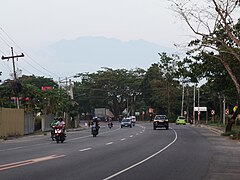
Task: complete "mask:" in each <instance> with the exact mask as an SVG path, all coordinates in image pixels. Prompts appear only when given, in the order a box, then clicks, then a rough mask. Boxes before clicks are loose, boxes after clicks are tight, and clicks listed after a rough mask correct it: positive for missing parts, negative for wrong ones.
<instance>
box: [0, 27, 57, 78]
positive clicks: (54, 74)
mask: <svg viewBox="0 0 240 180" xmlns="http://www.w3.org/2000/svg"><path fill="white" fill-rule="evenodd" d="M0 30H1V31H2V32H4V34H5V35H6V36H7V37H8V38H9V39H10V40H11V41H12V42H13V43H14V44H15V45H16V46H17V47H18V48H19V49H20V50H21V51H22V52H23V53H24V54H25V55H26V56H27V57H28V58H29V59H30V60H32V61H33V62H34V63H35V64H37V65H38V66H39V67H41V68H42V69H43V70H45V71H46V72H48V73H50V74H51V75H53V76H55V77H57V78H59V77H60V76H59V75H57V74H56V73H53V72H51V71H49V70H48V69H46V68H45V67H43V66H42V65H41V64H39V63H38V62H37V61H35V60H34V59H33V58H32V57H31V56H29V55H28V54H27V53H26V52H25V51H24V50H23V49H22V48H21V47H20V46H19V45H18V44H17V43H16V42H15V41H14V40H13V39H12V38H11V37H10V36H9V35H8V33H7V32H6V31H4V30H3V28H1V27H0ZM0 38H1V39H2V40H3V41H4V42H5V43H6V44H7V45H8V46H9V47H11V46H10V45H9V43H8V42H7V41H6V40H5V39H4V38H2V37H1V36H0ZM24 62H26V63H27V64H28V65H30V66H31V67H32V68H34V69H35V70H37V71H38V72H41V73H42V74H44V75H47V76H49V77H52V76H51V75H49V74H47V73H44V72H43V71H41V70H39V69H38V68H36V67H34V66H33V65H32V64H30V63H29V62H28V61H26V60H25V61H24ZM28 72H29V71H28Z"/></svg>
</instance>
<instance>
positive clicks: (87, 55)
mask: <svg viewBox="0 0 240 180" xmlns="http://www.w3.org/2000/svg"><path fill="white" fill-rule="evenodd" d="M40 52H41V56H42V57H44V59H45V60H46V62H47V63H48V64H49V66H50V67H51V66H52V67H53V68H54V67H58V66H59V67H61V69H62V71H64V72H66V74H71V73H73V72H95V71H97V70H100V69H101V67H109V68H113V69H121V68H124V69H133V68H136V67H139V68H143V69H147V68H149V67H150V66H151V64H153V63H156V62H158V61H159V55H158V53H159V52H167V53H169V54H172V53H176V49H171V48H167V47H164V46H160V45H158V44H154V43H151V42H147V41H144V40H132V41H120V40H118V39H114V38H106V37H94V36H93V37H92V36H87V37H79V38H77V39H74V40H61V41H59V42H56V43H54V44H52V45H50V46H48V47H45V48H44V49H42V50H41V51H40ZM51 63H52V64H51Z"/></svg>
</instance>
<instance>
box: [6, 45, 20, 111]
mask: <svg viewBox="0 0 240 180" xmlns="http://www.w3.org/2000/svg"><path fill="white" fill-rule="evenodd" d="M11 51H12V56H7V57H4V56H2V60H4V59H8V60H9V59H12V63H13V76H14V83H15V84H16V82H17V75H16V68H15V61H14V58H19V57H24V54H23V53H22V54H20V55H15V56H14V54H13V47H11ZM16 96H17V97H16V99H17V108H18V109H19V98H18V92H16Z"/></svg>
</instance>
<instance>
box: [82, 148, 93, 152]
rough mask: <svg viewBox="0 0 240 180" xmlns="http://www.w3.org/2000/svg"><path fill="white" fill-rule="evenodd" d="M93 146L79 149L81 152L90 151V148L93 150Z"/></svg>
mask: <svg viewBox="0 0 240 180" xmlns="http://www.w3.org/2000/svg"><path fill="white" fill-rule="evenodd" d="M91 149H92V148H85V149H80V150H79V151H80V152H83V151H88V150H91Z"/></svg>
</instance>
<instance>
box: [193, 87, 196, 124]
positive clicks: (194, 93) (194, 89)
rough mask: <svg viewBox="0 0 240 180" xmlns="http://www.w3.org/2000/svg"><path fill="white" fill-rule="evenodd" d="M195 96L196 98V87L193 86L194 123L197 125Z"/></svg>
mask: <svg viewBox="0 0 240 180" xmlns="http://www.w3.org/2000/svg"><path fill="white" fill-rule="evenodd" d="M195 96H196V86H195V85H194V86H193V123H194V124H196V122H195V109H194V108H195V100H196V98H195Z"/></svg>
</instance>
